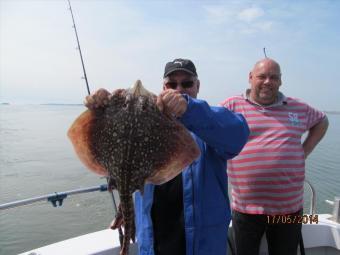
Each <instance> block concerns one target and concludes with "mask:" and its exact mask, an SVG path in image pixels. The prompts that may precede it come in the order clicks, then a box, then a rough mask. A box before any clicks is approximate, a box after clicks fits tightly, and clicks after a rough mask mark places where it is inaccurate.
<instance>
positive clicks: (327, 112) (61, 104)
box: [0, 102, 340, 115]
mask: <svg viewBox="0 0 340 255" xmlns="http://www.w3.org/2000/svg"><path fill="white" fill-rule="evenodd" d="M0 105H60V106H63V105H67V106H73V105H74V106H79V105H84V104H75V103H74V104H72V103H69V104H67V103H42V104H11V103H7V102H3V103H0ZM323 112H324V113H326V114H334V115H340V111H333V110H331V111H323Z"/></svg>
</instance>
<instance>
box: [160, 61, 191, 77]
mask: <svg viewBox="0 0 340 255" xmlns="http://www.w3.org/2000/svg"><path fill="white" fill-rule="evenodd" d="M176 71H183V72H187V73H189V74H191V75H195V76H197V73H196V67H195V65H194V63H193V62H192V61H191V60H189V59H183V58H176V59H175V60H173V61H171V62H168V63H166V65H165V68H164V76H163V77H164V78H165V77H167V76H169V75H170V74H171V73H173V72H176Z"/></svg>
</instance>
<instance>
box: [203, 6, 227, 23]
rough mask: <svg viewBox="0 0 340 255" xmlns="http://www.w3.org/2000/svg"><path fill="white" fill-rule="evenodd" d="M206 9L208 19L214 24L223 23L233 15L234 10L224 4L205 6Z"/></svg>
mask: <svg viewBox="0 0 340 255" xmlns="http://www.w3.org/2000/svg"><path fill="white" fill-rule="evenodd" d="M204 9H205V11H206V15H207V20H208V22H209V23H212V24H222V23H225V22H227V21H228V20H230V18H232V17H233V12H232V11H231V10H230V9H227V8H226V6H223V5H209V6H204Z"/></svg>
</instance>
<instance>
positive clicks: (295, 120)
mask: <svg viewBox="0 0 340 255" xmlns="http://www.w3.org/2000/svg"><path fill="white" fill-rule="evenodd" d="M288 120H289V122H290V123H291V124H292V125H293V126H299V125H300V120H299V115H298V114H297V113H294V112H289V113H288Z"/></svg>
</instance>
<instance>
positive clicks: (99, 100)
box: [84, 89, 111, 110]
mask: <svg viewBox="0 0 340 255" xmlns="http://www.w3.org/2000/svg"><path fill="white" fill-rule="evenodd" d="M110 98H111V94H110V92H108V91H107V90H106V89H98V90H97V91H96V92H94V93H93V94H91V95H88V96H86V98H85V101H84V105H85V106H86V107H87V108H89V109H90V110H94V109H98V108H100V107H105V106H106V105H107V104H108V103H109V100H110Z"/></svg>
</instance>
